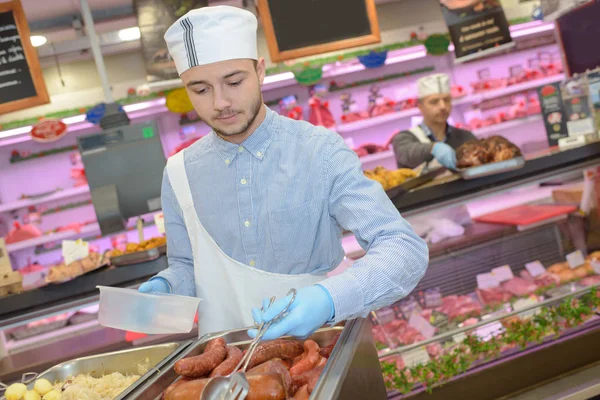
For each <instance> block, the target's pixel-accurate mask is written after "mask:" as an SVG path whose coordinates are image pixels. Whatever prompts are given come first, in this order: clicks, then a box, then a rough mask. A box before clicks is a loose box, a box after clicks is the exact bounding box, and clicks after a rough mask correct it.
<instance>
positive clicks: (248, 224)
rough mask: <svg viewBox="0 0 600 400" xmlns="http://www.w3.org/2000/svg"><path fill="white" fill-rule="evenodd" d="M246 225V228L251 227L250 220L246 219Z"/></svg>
mask: <svg viewBox="0 0 600 400" xmlns="http://www.w3.org/2000/svg"><path fill="white" fill-rule="evenodd" d="M244 226H245V227H246V228H249V227H250V221H248V220H246V221H244Z"/></svg>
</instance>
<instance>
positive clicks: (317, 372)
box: [308, 368, 323, 393]
mask: <svg viewBox="0 0 600 400" xmlns="http://www.w3.org/2000/svg"><path fill="white" fill-rule="evenodd" d="M311 372H313V374H312V375H311V376H310V377H309V379H308V393H312V392H313V390H315V386H317V383H318V382H319V378H321V372H323V368H320V369H319V368H315V369H313V370H312V371H311Z"/></svg>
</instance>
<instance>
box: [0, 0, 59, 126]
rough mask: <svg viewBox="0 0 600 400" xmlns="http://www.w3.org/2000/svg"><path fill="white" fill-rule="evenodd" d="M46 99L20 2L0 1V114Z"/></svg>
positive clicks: (44, 88)
mask: <svg viewBox="0 0 600 400" xmlns="http://www.w3.org/2000/svg"><path fill="white" fill-rule="evenodd" d="M48 102H49V98H48V92H47V91H46V86H45V84H44V79H43V76H42V70H41V68H40V62H39V60H38V57H37V53H36V51H35V49H34V48H33V46H32V45H31V41H30V38H29V26H28V25H27V20H26V19H25V14H24V12H23V8H22V7H21V3H20V1H19V0H16V1H11V2H8V3H0V114H5V113H8V112H11V111H16V110H21V109H24V108H29V107H33V106H37V105H40V104H45V103H48Z"/></svg>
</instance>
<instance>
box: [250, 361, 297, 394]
mask: <svg viewBox="0 0 600 400" xmlns="http://www.w3.org/2000/svg"><path fill="white" fill-rule="evenodd" d="M264 374H279V375H280V376H281V380H282V383H283V386H284V388H285V390H286V393H287V392H289V390H290V388H291V386H292V377H291V376H290V372H289V371H288V369H287V368H286V367H285V364H284V363H283V361H282V360H281V359H279V358H274V359H272V360H269V361H267V362H266V363H262V364H260V365H258V366H256V367H254V368H252V369H251V370H249V371H248V372H247V373H246V376H252V375H264Z"/></svg>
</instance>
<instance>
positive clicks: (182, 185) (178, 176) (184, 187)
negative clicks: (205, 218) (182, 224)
mask: <svg viewBox="0 0 600 400" xmlns="http://www.w3.org/2000/svg"><path fill="white" fill-rule="evenodd" d="M184 152H185V150H181V151H180V152H179V153H177V154H175V155H173V156H171V157H170V158H169V160H168V161H167V174H168V175H169V182H171V187H172V188H173V192H175V197H177V202H178V203H179V207H181V210H182V211H185V210H187V209H190V208H192V209H193V207H194V200H193V199H192V190H191V189H190V183H189V181H188V178H187V172H186V171H185V163H184V161H185V158H184Z"/></svg>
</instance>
